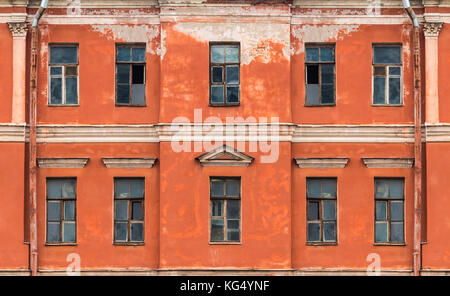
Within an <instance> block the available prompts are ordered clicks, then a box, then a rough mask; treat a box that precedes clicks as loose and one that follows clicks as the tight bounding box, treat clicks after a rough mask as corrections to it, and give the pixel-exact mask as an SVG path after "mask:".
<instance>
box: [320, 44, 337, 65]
mask: <svg viewBox="0 0 450 296" xmlns="http://www.w3.org/2000/svg"><path fill="white" fill-rule="evenodd" d="M320 61H321V62H334V48H333V47H321V48H320Z"/></svg>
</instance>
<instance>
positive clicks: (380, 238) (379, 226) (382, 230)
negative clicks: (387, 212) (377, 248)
mask: <svg viewBox="0 0 450 296" xmlns="http://www.w3.org/2000/svg"><path fill="white" fill-rule="evenodd" d="M387 241H388V223H387V222H376V223H375V242H377V243H384V242H387Z"/></svg>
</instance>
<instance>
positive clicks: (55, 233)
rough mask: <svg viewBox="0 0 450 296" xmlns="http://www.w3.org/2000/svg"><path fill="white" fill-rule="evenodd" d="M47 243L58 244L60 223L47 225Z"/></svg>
mask: <svg viewBox="0 0 450 296" xmlns="http://www.w3.org/2000/svg"><path fill="white" fill-rule="evenodd" d="M47 241H48V242H60V241H61V236H60V223H54V222H53V223H47Z"/></svg>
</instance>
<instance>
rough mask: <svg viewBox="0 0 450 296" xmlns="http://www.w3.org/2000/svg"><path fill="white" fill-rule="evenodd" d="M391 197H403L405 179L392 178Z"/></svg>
mask: <svg viewBox="0 0 450 296" xmlns="http://www.w3.org/2000/svg"><path fill="white" fill-rule="evenodd" d="M389 183H390V191H389V196H390V197H403V180H390V182H389Z"/></svg>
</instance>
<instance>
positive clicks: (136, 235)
mask: <svg viewBox="0 0 450 296" xmlns="http://www.w3.org/2000/svg"><path fill="white" fill-rule="evenodd" d="M130 240H131V241H132V242H142V241H144V224H143V223H131V239H130Z"/></svg>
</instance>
